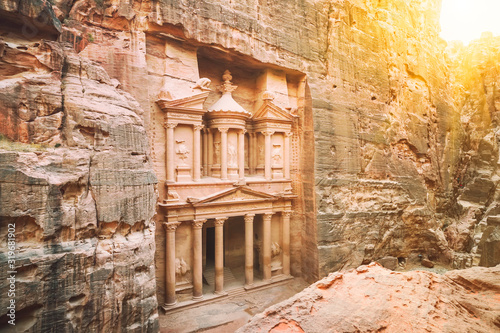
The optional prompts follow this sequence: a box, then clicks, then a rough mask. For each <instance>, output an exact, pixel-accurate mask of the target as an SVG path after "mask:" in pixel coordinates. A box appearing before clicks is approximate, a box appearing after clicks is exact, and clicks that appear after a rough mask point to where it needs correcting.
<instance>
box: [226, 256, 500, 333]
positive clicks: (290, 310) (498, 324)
mask: <svg viewBox="0 0 500 333" xmlns="http://www.w3.org/2000/svg"><path fill="white" fill-rule="evenodd" d="M499 329H500V266H496V267H493V268H484V267H475V268H470V269H465V270H455V271H450V272H447V273H445V274H443V275H438V274H435V273H431V272H426V271H411V272H404V273H399V272H392V271H390V270H387V269H385V268H383V267H381V266H380V265H378V264H370V265H368V266H360V267H358V268H357V269H353V270H350V271H348V272H344V273H341V272H337V273H332V274H330V275H329V276H327V277H326V278H324V279H322V280H320V281H318V282H316V283H314V284H313V285H311V286H310V287H308V288H306V289H305V290H303V291H302V292H300V293H298V294H297V295H295V296H293V297H291V298H290V299H288V300H286V301H284V302H281V303H279V304H276V305H274V306H271V307H269V308H268V309H266V310H265V311H264V312H262V313H260V314H258V315H257V316H255V317H254V318H253V319H252V320H251V321H250V322H249V323H248V324H246V325H245V326H243V327H242V328H240V329H239V330H237V331H236V332H240V333H242V332H248V333H256V332H332V333H333V332H382V331H383V332H394V333H396V332H440V333H443V332H449V333H452V332H453V333H455V332H483V333H487V332H497V331H498V330H499Z"/></svg>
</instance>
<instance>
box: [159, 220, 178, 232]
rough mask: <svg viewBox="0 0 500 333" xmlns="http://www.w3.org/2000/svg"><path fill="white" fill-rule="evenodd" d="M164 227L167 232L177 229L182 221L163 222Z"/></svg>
mask: <svg viewBox="0 0 500 333" xmlns="http://www.w3.org/2000/svg"><path fill="white" fill-rule="evenodd" d="M162 224H163V228H165V231H166V232H169V231H175V230H176V229H177V227H178V226H179V225H180V224H181V222H163V223H162Z"/></svg>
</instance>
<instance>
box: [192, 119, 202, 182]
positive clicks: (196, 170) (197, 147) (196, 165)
mask: <svg viewBox="0 0 500 333" xmlns="http://www.w3.org/2000/svg"><path fill="white" fill-rule="evenodd" d="M202 128H203V125H194V137H193V141H194V143H193V146H194V149H193V151H194V154H193V180H194V181H198V180H200V177H201V176H200V175H201V136H200V132H201V129H202Z"/></svg>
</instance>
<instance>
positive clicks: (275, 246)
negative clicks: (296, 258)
mask: <svg viewBox="0 0 500 333" xmlns="http://www.w3.org/2000/svg"><path fill="white" fill-rule="evenodd" d="M280 253H281V247H280V245H279V244H278V243H276V242H274V243H273V244H272V245H271V256H272V257H273V258H274V257H276V256H277V255H278V254H280Z"/></svg>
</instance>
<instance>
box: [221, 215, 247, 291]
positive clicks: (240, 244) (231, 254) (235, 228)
mask: <svg viewBox="0 0 500 333" xmlns="http://www.w3.org/2000/svg"><path fill="white" fill-rule="evenodd" d="M224 243H225V244H226V246H225V248H224V258H225V262H224V266H225V267H224V275H225V276H224V285H225V286H226V288H227V289H230V288H233V287H242V286H243V285H244V284H245V221H244V219H243V216H234V217H230V218H228V220H227V222H226V223H225V226H224ZM226 274H227V276H226Z"/></svg>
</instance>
